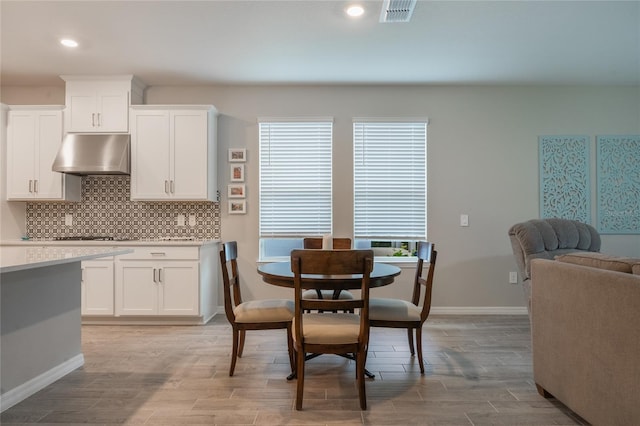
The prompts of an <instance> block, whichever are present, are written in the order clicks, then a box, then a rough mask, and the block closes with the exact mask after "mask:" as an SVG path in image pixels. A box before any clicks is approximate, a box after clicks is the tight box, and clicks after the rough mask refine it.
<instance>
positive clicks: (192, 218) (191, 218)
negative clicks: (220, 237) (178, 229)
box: [189, 214, 196, 226]
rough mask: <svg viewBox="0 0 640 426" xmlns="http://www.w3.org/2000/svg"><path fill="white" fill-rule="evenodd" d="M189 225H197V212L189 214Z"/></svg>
mask: <svg viewBox="0 0 640 426" xmlns="http://www.w3.org/2000/svg"><path fill="white" fill-rule="evenodd" d="M189 226H196V215H195V214H190V215H189Z"/></svg>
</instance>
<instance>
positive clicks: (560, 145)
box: [538, 136, 591, 223]
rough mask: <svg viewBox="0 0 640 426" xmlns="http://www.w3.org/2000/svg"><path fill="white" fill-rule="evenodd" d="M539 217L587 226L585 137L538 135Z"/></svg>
mask: <svg viewBox="0 0 640 426" xmlns="http://www.w3.org/2000/svg"><path fill="white" fill-rule="evenodd" d="M538 150H539V165H540V217H541V218H551V217H558V218H562V219H572V220H579V221H581V222H584V223H591V183H590V170H591V166H590V155H589V154H590V153H589V151H590V147H589V136H540V137H539V138H538Z"/></svg>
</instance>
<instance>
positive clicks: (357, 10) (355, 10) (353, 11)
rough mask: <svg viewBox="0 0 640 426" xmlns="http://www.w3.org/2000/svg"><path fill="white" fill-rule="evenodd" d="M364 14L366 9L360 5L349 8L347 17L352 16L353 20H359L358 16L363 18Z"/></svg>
mask: <svg viewBox="0 0 640 426" xmlns="http://www.w3.org/2000/svg"><path fill="white" fill-rule="evenodd" d="M363 13H364V8H363V7H362V6H360V5H359V4H354V5H353V6H349V7H348V8H347V15H349V16H351V17H352V18H357V17H358V16H362V14H363Z"/></svg>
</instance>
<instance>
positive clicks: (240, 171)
mask: <svg viewBox="0 0 640 426" xmlns="http://www.w3.org/2000/svg"><path fill="white" fill-rule="evenodd" d="M229 180H230V181H231V182H244V164H233V165H232V166H231V175H230V176H229Z"/></svg>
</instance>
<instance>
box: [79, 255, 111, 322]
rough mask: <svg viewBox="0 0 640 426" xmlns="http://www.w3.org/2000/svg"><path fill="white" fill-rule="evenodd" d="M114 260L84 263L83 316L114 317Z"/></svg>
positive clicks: (82, 287)
mask: <svg viewBox="0 0 640 426" xmlns="http://www.w3.org/2000/svg"><path fill="white" fill-rule="evenodd" d="M113 270H114V269H113V259H112V258H110V259H106V260H95V261H84V262H82V281H81V284H82V286H81V289H82V290H81V293H82V300H81V312H82V315H113V313H114V308H113V306H114V291H113V290H114V275H113Z"/></svg>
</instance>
